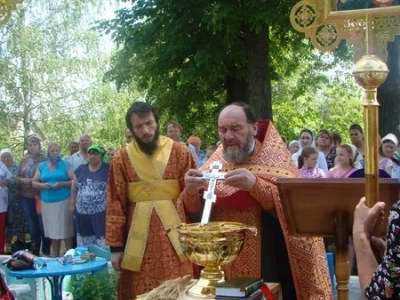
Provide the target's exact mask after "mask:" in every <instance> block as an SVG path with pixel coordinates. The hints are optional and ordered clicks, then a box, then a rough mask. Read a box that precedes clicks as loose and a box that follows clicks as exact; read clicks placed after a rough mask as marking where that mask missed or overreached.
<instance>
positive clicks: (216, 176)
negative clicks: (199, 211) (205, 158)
mask: <svg viewBox="0 0 400 300" xmlns="http://www.w3.org/2000/svg"><path fill="white" fill-rule="evenodd" d="M210 169H211V172H210V173H203V176H202V177H201V178H202V179H207V180H209V182H208V188H207V191H205V192H204V195H203V198H204V199H205V200H206V201H205V204H204V209H203V215H202V217H201V224H207V223H208V221H209V220H210V214H211V207H212V204H213V202H215V201H216V200H217V195H215V193H214V191H215V186H216V185H217V180H222V179H224V175H225V173H220V172H219V170H221V169H222V164H221V163H220V162H219V161H214V162H212V163H211V165H210Z"/></svg>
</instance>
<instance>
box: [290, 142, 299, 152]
mask: <svg viewBox="0 0 400 300" xmlns="http://www.w3.org/2000/svg"><path fill="white" fill-rule="evenodd" d="M294 144H297V145H299V148H300V142H299V141H296V140H293V141H290V143H289V146H288V149H289V150H290V147H292V146H293V145H294Z"/></svg>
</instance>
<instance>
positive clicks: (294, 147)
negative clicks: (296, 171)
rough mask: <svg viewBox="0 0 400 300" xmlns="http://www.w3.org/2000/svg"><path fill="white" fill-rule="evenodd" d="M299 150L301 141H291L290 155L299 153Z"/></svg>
mask: <svg viewBox="0 0 400 300" xmlns="http://www.w3.org/2000/svg"><path fill="white" fill-rule="evenodd" d="M299 148H300V143H299V141H296V140H293V141H291V142H290V143H289V146H288V150H289V152H290V155H292V154H295V153H296V152H297V151H299Z"/></svg>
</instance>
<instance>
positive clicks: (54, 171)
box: [32, 143, 75, 256]
mask: <svg viewBox="0 0 400 300" xmlns="http://www.w3.org/2000/svg"><path fill="white" fill-rule="evenodd" d="M73 176H74V169H73V168H72V166H71V165H70V164H69V162H67V161H65V160H63V159H61V148H60V146H59V145H58V144H57V143H52V144H50V145H49V147H48V149H47V160H46V161H44V162H42V163H40V164H39V166H38V168H37V171H36V174H35V177H34V178H33V183H32V184H33V187H34V188H36V189H38V190H40V199H41V201H42V218H43V228H44V233H45V236H46V237H49V238H50V239H51V245H52V247H53V255H55V256H60V247H61V240H64V243H65V247H66V248H67V249H71V248H72V238H73V236H74V235H75V231H74V219H73V217H72V214H71V212H70V211H69V207H70V202H71V183H72V178H73Z"/></svg>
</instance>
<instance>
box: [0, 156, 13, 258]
mask: <svg viewBox="0 0 400 300" xmlns="http://www.w3.org/2000/svg"><path fill="white" fill-rule="evenodd" d="M11 178H12V175H11V173H10V171H8V169H7V167H6V165H5V164H3V163H2V162H0V254H4V246H5V240H6V235H5V232H6V228H5V227H6V215H7V208H8V185H9V183H10V180H11Z"/></svg>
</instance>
